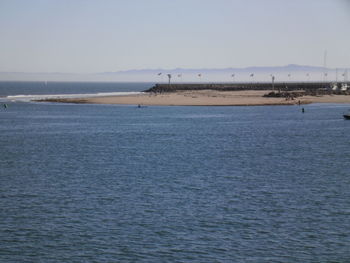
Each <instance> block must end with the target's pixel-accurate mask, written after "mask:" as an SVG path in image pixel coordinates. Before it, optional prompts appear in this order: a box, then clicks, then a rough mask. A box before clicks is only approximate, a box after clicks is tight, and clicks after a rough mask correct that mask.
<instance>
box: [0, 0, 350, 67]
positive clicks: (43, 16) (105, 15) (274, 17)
mask: <svg viewBox="0 0 350 263" xmlns="http://www.w3.org/2000/svg"><path fill="white" fill-rule="evenodd" d="M325 50H327V54H328V55H327V66H329V67H350V0H30V1H28V0H0V71H6V72H9V71H21V72H74V73H90V72H105V71H118V70H127V69H142V68H167V69H169V68H177V67H182V68H224V67H247V66H278V65H286V64H292V63H294V64H301V65H312V66H322V65H323V57H324V51H325Z"/></svg>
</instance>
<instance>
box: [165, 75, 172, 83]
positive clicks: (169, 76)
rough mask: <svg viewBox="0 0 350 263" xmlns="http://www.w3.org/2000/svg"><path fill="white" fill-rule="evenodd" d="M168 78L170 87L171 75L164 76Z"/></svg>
mask: <svg viewBox="0 0 350 263" xmlns="http://www.w3.org/2000/svg"><path fill="white" fill-rule="evenodd" d="M166 75H167V76H168V78H169V81H168V85H170V79H171V74H166Z"/></svg>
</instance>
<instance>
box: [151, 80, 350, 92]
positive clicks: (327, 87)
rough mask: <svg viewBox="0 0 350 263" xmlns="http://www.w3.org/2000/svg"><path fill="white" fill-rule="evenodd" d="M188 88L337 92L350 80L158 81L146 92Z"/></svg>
mask: <svg viewBox="0 0 350 263" xmlns="http://www.w3.org/2000/svg"><path fill="white" fill-rule="evenodd" d="M187 90H217V91H241V90H270V91H271V90H275V91H276V92H281V91H298V90H299V91H301V90H302V91H305V92H307V93H314V92H321V93H324V92H326V93H337V92H341V91H343V92H349V91H350V82H274V83H271V82H256V83H248V82H242V83H171V84H169V83H168V84H166V83H158V84H155V85H154V86H153V87H151V88H150V89H148V90H146V91H145V92H155V93H163V92H176V91H187Z"/></svg>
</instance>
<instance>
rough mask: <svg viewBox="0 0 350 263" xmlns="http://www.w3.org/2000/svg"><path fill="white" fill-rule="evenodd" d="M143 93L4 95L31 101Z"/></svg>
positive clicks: (22, 100)
mask: <svg viewBox="0 0 350 263" xmlns="http://www.w3.org/2000/svg"><path fill="white" fill-rule="evenodd" d="M137 94H143V92H100V93H90V94H42V95H11V96H7V97H4V98H3V99H5V100H7V101H21V102H30V101H36V100H46V99H75V98H82V99H83V98H92V97H108V96H127V95H137Z"/></svg>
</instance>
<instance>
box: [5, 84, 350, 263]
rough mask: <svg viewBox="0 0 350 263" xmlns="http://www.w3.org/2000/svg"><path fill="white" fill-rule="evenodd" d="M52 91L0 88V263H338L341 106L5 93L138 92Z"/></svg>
mask: <svg viewBox="0 0 350 263" xmlns="http://www.w3.org/2000/svg"><path fill="white" fill-rule="evenodd" d="M40 85H41V86H40ZM52 85H53V84H52V83H48V84H47V85H46V84H45V85H44V84H43V83H37V84H36V83H33V82H30V83H26V82H22V83H18V82H17V83H16V82H11V83H10V82H6V83H5V84H4V82H3V83H0V96H2V98H1V101H2V103H1V104H0V106H2V104H3V103H6V104H7V108H4V107H1V108H0V118H1V122H0V134H1V136H0V156H1V158H0V179H1V180H0V262H349V260H350V224H349V222H350V173H349V171H350V169H349V164H350V147H349V142H350V121H347V120H344V119H343V118H342V114H343V112H344V111H346V110H347V109H348V108H350V105H344V104H310V105H304V106H303V107H304V108H305V113H304V114H303V113H302V112H301V107H300V106H255V107H248V106H244V107H237V106H236V107H198V106H197V107H189V106H187V107H180V106H179V107H178V106H171V107H163V106H149V107H142V108H137V107H136V106H135V105H126V106H125V105H124V106H118V105H90V104H80V105H78V104H59V103H33V102H27V101H23V100H22V99H19V100H17V99H14V98H13V97H10V98H11V99H9V98H8V97H7V96H18V95H39V94H40V95H50V94H51V95H53V94H60V95H62V94H96V93H103V92H108V93H111V92H140V91H142V90H145V89H147V88H149V87H151V86H152V84H151V83H85V84H84V83H55V84H54V86H52Z"/></svg>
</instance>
